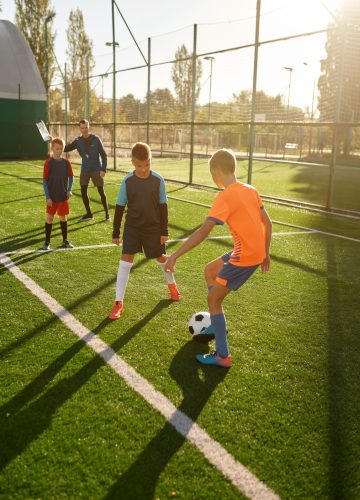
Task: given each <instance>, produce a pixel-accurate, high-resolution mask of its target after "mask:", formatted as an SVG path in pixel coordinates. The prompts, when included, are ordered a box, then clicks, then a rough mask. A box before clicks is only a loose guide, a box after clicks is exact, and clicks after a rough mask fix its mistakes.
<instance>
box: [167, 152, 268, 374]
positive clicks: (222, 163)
mask: <svg viewBox="0 0 360 500" xmlns="http://www.w3.org/2000/svg"><path fill="white" fill-rule="evenodd" d="M209 165H210V172H211V175H212V178H213V180H214V182H215V184H216V185H217V186H218V187H219V188H220V189H222V190H223V191H221V192H220V193H219V194H218V195H217V197H216V198H215V200H214V203H213V204H212V207H211V209H210V213H209V214H208V216H207V218H206V220H205V222H204V224H203V225H202V226H201V227H200V228H199V229H198V230H197V231H195V232H194V233H193V234H192V235H191V236H190V238H189V239H188V240H187V241H185V243H184V244H183V245H182V246H181V247H180V248H178V249H177V250H176V251H175V252H174V253H173V254H172V255H171V257H169V259H168V260H167V263H166V270H167V271H174V267H175V263H176V260H177V259H178V258H179V257H180V256H181V255H184V253H186V252H188V251H189V250H191V249H192V248H194V247H196V246H197V245H199V244H200V243H201V242H202V241H203V240H204V239H205V238H206V237H207V236H208V235H209V233H210V232H211V230H212V229H213V228H214V227H215V225H216V224H224V223H226V224H227V225H228V226H229V229H230V232H231V235H232V237H233V240H234V250H233V251H231V252H228V253H226V254H224V255H222V256H221V257H218V258H217V259H215V260H213V261H212V262H210V263H209V264H207V266H206V267H205V280H206V283H207V285H208V289H209V294H208V305H209V311H210V315H211V326H210V327H209V328H208V329H207V330H205V332H204V333H203V334H199V336H198V337H199V339H198V340H204V341H208V340H211V339H213V338H214V336H215V346H216V351H214V352H212V353H209V354H205V355H203V354H197V355H196V359H197V360H198V361H199V362H200V363H203V364H205V365H215V366H222V367H225V368H230V366H231V356H230V354H229V350H228V345H227V340H226V319H225V315H224V313H223V308H222V303H223V300H224V299H225V297H226V296H227V295H228V293H229V292H231V291H235V290H238V289H239V288H240V287H241V286H242V285H243V284H244V283H245V282H246V281H247V280H248V279H249V278H250V276H251V275H252V274H253V273H254V272H255V271H256V269H257V268H258V267H259V266H261V270H262V272H267V271H269V268H270V254H269V251H270V241H271V232H272V224H271V220H270V218H269V216H268V214H267V212H266V210H265V208H264V206H263V204H262V202H261V199H260V197H259V194H258V192H257V191H256V189H255V188H253V187H252V186H250V185H249V184H242V183H240V182H237V180H236V176H235V167H236V158H235V155H234V154H233V152H232V151H230V150H227V149H219V150H218V151H216V153H214V154H213V156H212V157H211V158H210V160H209ZM202 336H203V338H202V339H201V338H200V337H202Z"/></svg>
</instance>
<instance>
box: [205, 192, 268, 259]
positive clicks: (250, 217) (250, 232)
mask: <svg viewBox="0 0 360 500" xmlns="http://www.w3.org/2000/svg"><path fill="white" fill-rule="evenodd" d="M262 208H263V205H262V201H261V199H260V196H259V194H258V192H257V191H256V189H255V188H254V187H252V186H250V185H249V184H242V183H240V182H236V183H234V184H230V186H228V187H227V188H225V189H224V190H223V191H221V193H219V194H218V195H217V197H216V198H215V200H214V203H213V204H212V207H211V209H210V213H209V215H208V218H209V219H210V220H213V221H214V222H216V223H217V224H224V223H226V224H227V225H228V226H229V229H230V232H231V235H232V237H233V240H234V250H233V252H232V254H231V257H230V260H229V262H230V263H231V264H233V265H234V266H240V267H242V266H254V265H256V264H260V263H261V262H262V261H263V260H264V259H265V256H266V252H265V230H264V225H263V222H262V219H261V212H260V210H261V209H262Z"/></svg>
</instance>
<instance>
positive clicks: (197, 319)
mask: <svg viewBox="0 0 360 500" xmlns="http://www.w3.org/2000/svg"><path fill="white" fill-rule="evenodd" d="M210 325H211V319H210V314H209V313H208V312H205V311H200V312H197V313H195V314H194V315H193V316H192V317H191V318H190V320H189V323H188V328H189V332H190V335H192V336H194V335H195V336H196V335H199V334H200V333H202V332H203V331H204V330H206V328H208V327H209V326H210Z"/></svg>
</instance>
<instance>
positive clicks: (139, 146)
mask: <svg viewBox="0 0 360 500" xmlns="http://www.w3.org/2000/svg"><path fill="white" fill-rule="evenodd" d="M131 157H132V158H136V159H137V160H140V161H144V160H148V159H149V158H151V149H150V146H149V145H148V144H146V142H135V144H134V145H133V147H132V148H131Z"/></svg>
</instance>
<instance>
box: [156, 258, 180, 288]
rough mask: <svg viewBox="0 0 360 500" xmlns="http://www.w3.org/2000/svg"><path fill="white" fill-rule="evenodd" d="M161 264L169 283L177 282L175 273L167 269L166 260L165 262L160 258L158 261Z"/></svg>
mask: <svg viewBox="0 0 360 500" xmlns="http://www.w3.org/2000/svg"><path fill="white" fill-rule="evenodd" d="M156 262H157V263H158V264H159V266H160V267H161V270H162V272H163V273H164V276H165V278H166V281H167V282H168V285H173V284H174V283H175V280H174V274H173V273H171V272H169V271H165V264H166V261H165V262H159V261H158V260H157V261H156Z"/></svg>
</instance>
